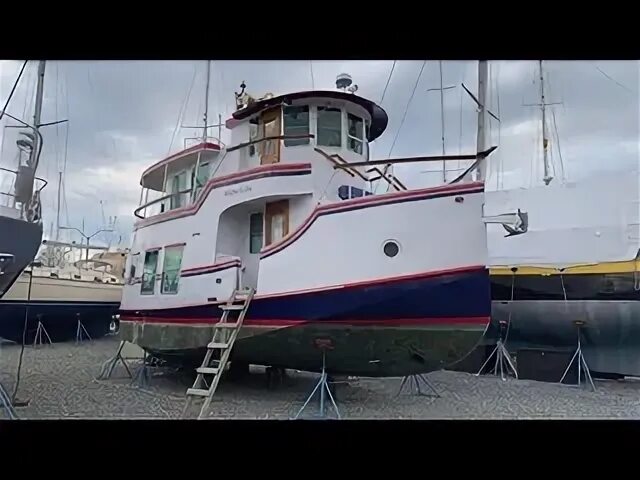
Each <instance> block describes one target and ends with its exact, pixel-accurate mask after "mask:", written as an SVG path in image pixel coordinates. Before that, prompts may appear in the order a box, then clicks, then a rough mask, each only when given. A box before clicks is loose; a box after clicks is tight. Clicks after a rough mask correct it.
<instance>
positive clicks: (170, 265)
mask: <svg viewBox="0 0 640 480" xmlns="http://www.w3.org/2000/svg"><path fill="white" fill-rule="evenodd" d="M183 251H184V245H178V246H175V247H167V248H165V249H164V262H163V265H162V293H178V282H179V280H180V267H181V266H182V252H183Z"/></svg>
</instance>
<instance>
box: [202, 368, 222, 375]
mask: <svg viewBox="0 0 640 480" xmlns="http://www.w3.org/2000/svg"><path fill="white" fill-rule="evenodd" d="M218 371H219V368H218V367H198V368H196V372H198V373H204V374H206V375H215V374H217V373H218Z"/></svg>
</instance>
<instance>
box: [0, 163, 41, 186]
mask: <svg viewBox="0 0 640 480" xmlns="http://www.w3.org/2000/svg"><path fill="white" fill-rule="evenodd" d="M0 170H2V171H4V172H9V173H13V174H15V175H18V172H17V171H16V170H10V169H8V168H4V167H0ZM33 178H35V179H36V180H40V181H41V182H44V185H43V186H42V187H41V188H40V190H42V189H43V188H44V187H46V186H47V185H48V184H49V182H47V181H46V180H45V179H44V178H40V177H36V176H34V177H33Z"/></svg>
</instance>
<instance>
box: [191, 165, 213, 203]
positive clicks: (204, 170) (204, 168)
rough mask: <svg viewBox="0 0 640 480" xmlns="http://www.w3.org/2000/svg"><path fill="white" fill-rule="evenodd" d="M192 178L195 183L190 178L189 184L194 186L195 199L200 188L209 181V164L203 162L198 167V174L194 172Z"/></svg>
mask: <svg viewBox="0 0 640 480" xmlns="http://www.w3.org/2000/svg"><path fill="white" fill-rule="evenodd" d="M194 177H195V181H194V179H193V178H192V180H191V182H192V184H193V185H195V188H194V198H197V197H198V194H199V193H200V190H202V187H204V185H205V184H206V183H207V181H208V180H209V162H203V163H201V164H200V165H198V173H197V174H196V173H195V171H194Z"/></svg>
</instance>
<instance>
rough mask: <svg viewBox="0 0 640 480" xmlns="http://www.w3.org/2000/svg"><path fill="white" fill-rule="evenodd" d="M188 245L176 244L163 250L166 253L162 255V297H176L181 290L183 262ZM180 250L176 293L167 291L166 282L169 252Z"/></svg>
mask: <svg viewBox="0 0 640 480" xmlns="http://www.w3.org/2000/svg"><path fill="white" fill-rule="evenodd" d="M185 245H186V243H175V244H172V245H167V246H165V247H164V248H163V250H164V252H163V255H162V275H161V277H160V278H161V279H160V294H161V295H176V294H177V293H178V291H179V290H180V273H181V272H182V260H183V259H184V247H185ZM173 249H180V262H179V266H178V269H177V271H176V282H175V285H176V289H175V291H170V290H165V285H166V283H165V281H166V275H167V271H166V267H167V257H168V256H167V250H173Z"/></svg>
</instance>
